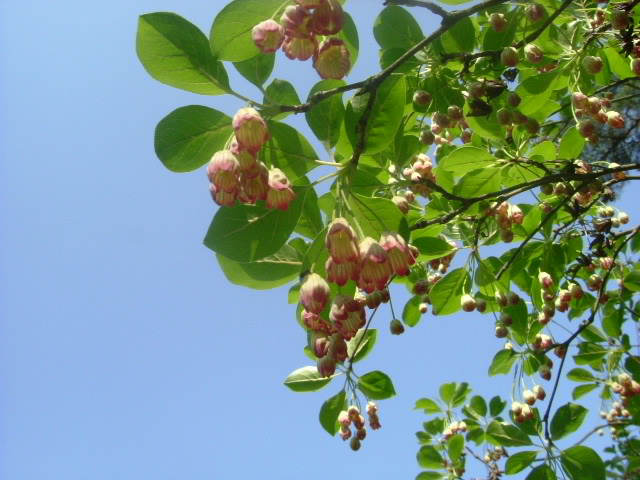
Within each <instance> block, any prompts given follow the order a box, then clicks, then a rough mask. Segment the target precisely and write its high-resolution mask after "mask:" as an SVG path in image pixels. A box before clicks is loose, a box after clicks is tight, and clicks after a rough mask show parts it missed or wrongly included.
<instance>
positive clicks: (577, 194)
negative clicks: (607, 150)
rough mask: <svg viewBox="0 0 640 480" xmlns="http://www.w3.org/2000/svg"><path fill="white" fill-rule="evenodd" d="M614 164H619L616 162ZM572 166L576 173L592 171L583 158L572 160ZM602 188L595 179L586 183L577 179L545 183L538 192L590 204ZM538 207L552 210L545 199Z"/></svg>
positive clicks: (580, 203)
mask: <svg viewBox="0 0 640 480" xmlns="http://www.w3.org/2000/svg"><path fill="white" fill-rule="evenodd" d="M614 165H616V166H619V165H617V164H614ZM573 168H574V171H575V173H577V174H586V173H591V172H592V171H593V169H592V167H591V165H590V164H589V163H587V162H585V161H584V160H574V161H573ZM618 173H623V172H618ZM616 175H617V173H616ZM602 189H603V183H602V181H601V180H598V179H596V180H594V181H592V182H591V183H589V184H588V185H582V182H578V181H572V182H558V183H556V184H555V185H551V184H547V185H543V186H542V187H541V188H540V192H541V193H543V194H545V195H558V196H571V197H572V200H573V201H575V202H576V203H578V204H579V205H583V206H584V205H588V204H590V203H591V202H592V201H593V198H594V196H597V195H599V194H600V193H602ZM540 209H541V210H542V211H543V212H545V213H549V212H550V211H551V210H553V206H552V205H551V204H550V203H548V202H546V201H542V202H541V203H540Z"/></svg>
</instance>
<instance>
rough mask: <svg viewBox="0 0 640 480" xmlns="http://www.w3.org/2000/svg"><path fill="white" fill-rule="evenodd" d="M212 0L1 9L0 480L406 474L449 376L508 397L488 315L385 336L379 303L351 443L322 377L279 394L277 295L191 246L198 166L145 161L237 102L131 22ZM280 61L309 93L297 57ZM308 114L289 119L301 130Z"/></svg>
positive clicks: (364, 64) (198, 218) (198, 220)
mask: <svg viewBox="0 0 640 480" xmlns="http://www.w3.org/2000/svg"><path fill="white" fill-rule="evenodd" d="M224 3H226V2H211V1H209V2H203V1H199V0H193V1H190V2H177V1H175V0H173V1H167V0H153V1H152V0H138V1H136V2H87V1H83V2H80V1H73V0H67V1H65V2H37V1H28V0H22V1H20V2H18V1H17V0H5V1H4V2H2V3H0V58H2V62H0V111H1V112H2V114H1V115H0V207H1V208H0V245H1V247H0V479H2V480H103V479H104V480H107V479H119V478H126V479H132V480H146V479H154V480H165V479H166V480H173V479H193V480H198V479H215V480H218V479H220V480H242V479H252V478H267V479H271V478H278V479H283V480H288V479H298V478H301V477H304V478H309V479H312V480H315V479H323V478H326V476H327V471H335V472H336V473H338V472H339V474H340V475H341V476H343V477H349V478H370V479H374V480H376V479H386V478H413V477H414V476H415V475H416V473H417V472H418V471H419V468H418V466H417V464H416V462H415V453H416V451H417V448H418V447H417V444H416V441H415V436H414V432H415V431H416V430H419V429H420V428H421V423H422V421H423V420H424V419H425V417H424V415H423V414H422V413H420V412H415V411H413V410H412V406H413V404H414V402H415V400H416V399H417V398H419V397H421V396H427V395H435V394H436V392H437V388H438V387H439V385H440V384H441V383H443V382H445V381H453V380H455V381H465V380H466V381H469V382H471V384H472V386H473V387H474V388H475V391H476V392H477V393H481V394H485V395H487V396H492V395H494V394H497V393H501V394H502V395H508V392H509V388H508V387H507V385H510V383H511V382H510V379H508V378H504V377H500V378H492V379H489V380H487V379H486V375H485V374H486V369H487V367H488V365H489V363H490V360H491V358H492V357H493V355H494V353H495V352H496V350H497V349H498V348H499V346H500V345H501V344H502V342H501V341H500V340H497V339H496V338H494V336H493V333H492V330H493V327H492V321H491V320H490V319H489V318H488V317H483V318H479V317H476V316H473V315H467V316H465V315H456V316H454V317H444V318H435V317H431V316H429V317H426V318H425V319H424V320H423V322H422V323H421V324H420V325H419V326H418V327H416V328H415V329H414V330H411V331H409V332H407V334H405V335H403V336H402V337H393V338H392V337H391V336H390V335H389V334H388V333H387V321H388V320H389V319H390V313H388V312H386V311H385V312H384V315H380V314H379V315H380V316H379V320H380V321H382V320H384V322H381V323H380V324H379V325H378V326H380V327H381V329H382V330H383V331H384V334H383V335H382V341H381V342H380V344H379V345H378V347H377V348H376V351H375V352H374V354H373V355H371V356H370V357H369V359H367V360H366V361H365V362H363V366H362V367H361V371H362V372H365V371H368V370H374V369H380V370H383V371H385V372H387V373H388V374H390V375H391V376H392V378H393V379H394V382H395V386H396V390H397V391H398V393H399V395H398V396H397V397H396V398H394V399H392V400H389V401H385V402H382V403H381V407H380V416H381V422H382V424H383V428H382V430H380V431H378V432H375V433H372V434H370V436H369V438H367V439H366V441H365V442H364V445H363V448H362V449H361V450H360V451H359V452H358V453H356V454H354V453H353V452H351V451H350V450H349V448H348V446H347V445H346V444H343V443H342V442H341V441H340V440H339V439H337V438H330V437H329V436H328V435H327V434H326V433H325V432H324V431H323V430H322V429H321V427H320V425H319V423H318V420H317V417H318V410H319V408H320V405H321V404H322V402H323V401H324V400H325V399H326V398H328V397H329V396H331V395H333V394H334V393H335V392H336V391H337V390H338V389H339V387H338V385H337V384H336V385H330V386H329V387H328V388H326V389H325V390H322V391H321V392H319V393H315V394H294V393H293V392H290V391H289V390H288V389H286V388H285V387H284V386H283V385H282V381H283V379H284V378H285V377H286V376H287V374H288V373H289V372H291V371H292V370H294V369H296V368H298V367H300V366H304V365H307V364H308V360H307V359H306V357H305V356H304V355H303V353H302V349H303V347H304V344H305V336H304V334H303V332H302V330H301V329H300V327H299V326H298V325H297V322H296V321H295V317H294V313H295V308H294V306H291V305H287V303H286V288H282V289H279V290H276V291H268V292H256V291H252V290H248V289H244V288H241V287H236V286H233V285H230V284H229V283H228V282H227V281H226V279H225V278H224V276H223V275H222V273H221V272H220V270H219V268H218V265H217V262H216V260H215V256H214V255H213V253H212V252H211V251H209V250H207V249H206V248H205V247H204V246H203V245H202V238H203V236H204V233H205V232H206V229H207V227H208V225H209V222H210V220H211V217H212V215H213V214H214V212H215V210H216V207H215V206H214V205H213V204H212V202H211V200H210V197H209V193H208V190H207V187H208V181H207V179H206V176H205V174H204V171H202V170H201V171H198V172H193V173H190V174H174V173H171V172H169V171H167V170H165V169H164V167H163V166H162V165H161V163H160V162H159V161H158V160H157V159H156V157H155V154H154V151H153V131H154V128H155V125H156V123H157V122H158V121H159V120H160V119H161V118H162V117H163V116H164V115H166V114H168V113H169V112H171V111H172V110H174V109H175V108H178V107H180V106H183V105H188V104H203V105H208V106H212V107H214V108H216V109H219V110H222V111H224V112H226V113H227V114H230V115H231V114H233V113H234V112H235V110H237V109H238V108H239V107H241V106H242V105H241V103H240V102H239V101H237V100H235V99H226V98H221V97H200V96H197V95H195V94H190V93H187V92H182V91H179V90H176V89H173V88H170V87H167V86H164V85H161V84H159V83H157V82H155V81H154V80H152V79H151V78H150V77H149V76H148V75H147V74H146V72H145V71H144V70H143V68H142V66H141V65H140V64H139V62H138V60H137V58H136V56H135V47H134V39H135V30H136V23H137V16H138V15H139V14H142V13H148V12H153V11H175V12H176V13H179V14H180V15H182V16H184V17H186V18H187V19H189V20H190V21H192V22H193V23H195V24H197V25H198V26H199V27H201V28H202V29H203V30H204V31H205V32H207V33H208V31H209V27H210V25H211V22H212V20H213V17H214V15H215V13H216V12H217V11H218V10H219V9H220V8H221V7H222V6H223V4H224ZM381 3H382V2H369V0H352V1H351V2H349V4H350V8H349V10H350V11H351V12H352V13H354V14H355V16H356V19H357V23H358V25H359V27H360V34H361V41H362V43H363V45H362V48H361V57H360V60H359V65H358V67H357V68H356V70H355V71H354V73H353V75H352V76H351V77H350V78H351V79H352V80H357V79H361V78H364V76H365V75H367V74H370V73H373V72H374V69H375V68H376V66H377V47H376V46H375V45H374V43H373V39H372V38H371V33H370V31H371V25H372V23H373V20H374V18H375V16H376V15H377V13H378V12H379V10H380V8H381ZM364 5H366V6H367V7H369V8H361V7H362V6H364ZM420 14H421V15H422V16H419V18H420V19H421V21H422V25H423V28H425V30H426V29H427V28H428V26H429V25H432V24H431V23H429V21H427V20H426V19H427V16H426V15H425V14H424V12H420ZM278 61H279V64H280V67H279V70H278V71H277V72H276V76H281V78H286V79H288V80H290V81H292V82H293V83H294V84H295V85H296V86H299V90H298V91H299V93H300V95H301V97H303V98H304V97H306V94H307V92H308V90H309V88H310V87H311V85H312V84H313V83H315V81H316V80H317V79H316V76H315V72H313V70H312V69H311V66H310V64H306V65H301V66H300V68H295V69H294V68H292V67H293V64H291V63H290V62H289V61H286V60H285V59H284V58H283V57H282V56H280V57H279V59H278ZM296 67H297V65H296ZM229 70H230V71H231V70H232V68H230V69H229ZM278 72H279V73H278ZM233 81H234V85H238V90H240V91H242V92H243V93H245V94H247V95H250V96H254V97H256V98H257V97H258V95H257V93H258V92H257V91H256V90H255V89H253V88H252V87H251V86H250V85H248V84H247V83H246V82H243V81H242V80H240V79H238V77H237V75H235V76H233ZM301 120H303V119H302V118H299V119H290V120H288V121H289V122H290V123H292V124H294V125H295V126H297V127H299V128H300V129H301V130H303V131H305V132H308V130H307V129H306V128H305V127H304V125H303V123H302V122H301ZM317 151H318V152H320V151H321V150H320V149H319V148H318V150H317ZM628 211H629V212H630V213H632V215H633V213H634V210H632V209H629V210H628ZM635 211H636V212H637V210H635ZM400 293H402V292H400ZM400 298H403V297H400ZM396 304H397V307H396V308H397V309H398V310H400V309H401V308H402V304H403V301H402V300H398V301H397V302H396ZM385 316H386V317H385ZM565 401H566V400H565ZM560 404H561V403H560Z"/></svg>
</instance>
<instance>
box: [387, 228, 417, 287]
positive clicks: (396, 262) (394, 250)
mask: <svg viewBox="0 0 640 480" xmlns="http://www.w3.org/2000/svg"><path fill="white" fill-rule="evenodd" d="M380 245H381V246H382V248H384V250H385V252H387V255H388V256H389V264H390V266H391V268H392V269H393V272H394V273H395V274H396V275H399V276H401V277H403V276H405V275H409V272H410V270H409V267H410V266H411V265H413V264H414V263H416V259H415V257H414V256H413V252H412V251H411V250H409V247H408V246H407V244H406V242H405V241H404V238H402V237H401V236H400V235H399V234H398V233H397V232H384V233H383V234H382V237H380Z"/></svg>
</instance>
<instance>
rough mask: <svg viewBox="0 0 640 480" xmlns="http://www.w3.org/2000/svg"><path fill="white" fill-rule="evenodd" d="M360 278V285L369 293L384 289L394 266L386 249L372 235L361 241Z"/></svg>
mask: <svg viewBox="0 0 640 480" xmlns="http://www.w3.org/2000/svg"><path fill="white" fill-rule="evenodd" d="M359 260H360V278H359V279H358V286H359V287H360V288H361V289H362V290H364V291H365V292H367V293H371V292H373V291H375V290H383V289H384V288H385V287H386V285H387V282H388V281H389V277H390V276H391V272H392V268H391V264H390V262H389V255H388V254H387V252H386V250H385V249H384V248H383V247H382V245H380V244H379V243H378V242H376V241H375V240H374V239H373V238H371V237H366V238H365V239H364V240H362V241H361V242H360V258H359Z"/></svg>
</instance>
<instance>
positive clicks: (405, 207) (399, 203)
mask: <svg viewBox="0 0 640 480" xmlns="http://www.w3.org/2000/svg"><path fill="white" fill-rule="evenodd" d="M391 201H392V202H393V203H394V204H395V205H396V207H398V210H400V211H401V212H402V214H403V215H406V214H407V213H409V210H410V209H411V206H410V205H409V202H408V201H407V199H406V198H405V197H404V196H403V197H401V196H399V195H396V196H395V197H393V198H392V199H391Z"/></svg>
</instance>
